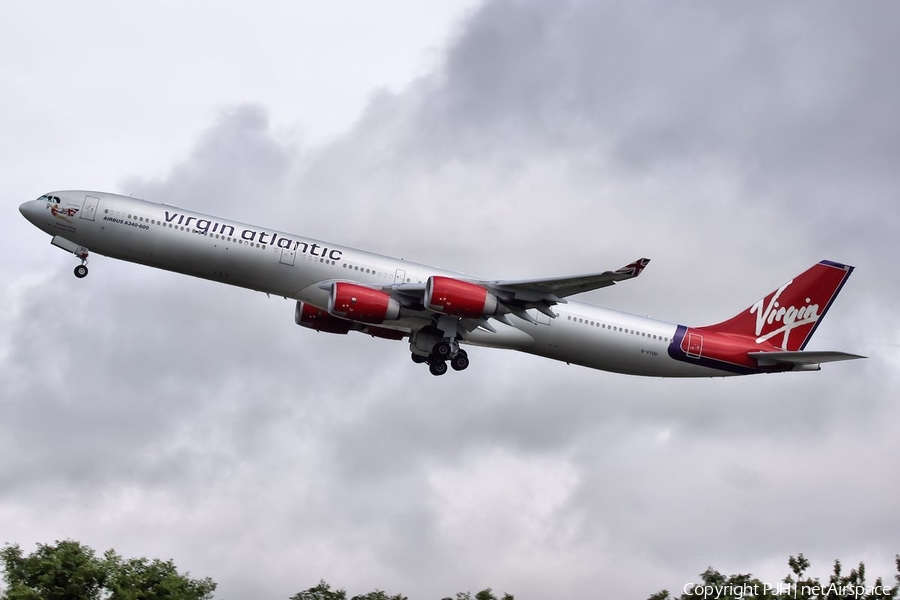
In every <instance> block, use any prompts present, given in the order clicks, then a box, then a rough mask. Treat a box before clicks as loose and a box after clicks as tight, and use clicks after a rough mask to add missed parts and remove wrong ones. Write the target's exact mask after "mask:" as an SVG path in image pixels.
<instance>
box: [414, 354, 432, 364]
mask: <svg viewBox="0 0 900 600" xmlns="http://www.w3.org/2000/svg"><path fill="white" fill-rule="evenodd" d="M410 356H412V361H413V362H414V363H416V364H417V365H421V364H422V363H424V362H428V357H427V356H422V355H421V354H414V353H410Z"/></svg>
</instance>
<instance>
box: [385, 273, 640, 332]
mask: <svg viewBox="0 0 900 600" xmlns="http://www.w3.org/2000/svg"><path fill="white" fill-rule="evenodd" d="M649 262H650V259H649V258H640V259H638V260H636V261H634V262H633V263H631V264H628V265H625V266H624V267H622V268H621V269H617V270H615V271H604V272H602V273H591V274H587V275H574V276H569V277H554V278H549V279H519V280H477V279H469V280H465V281H466V282H467V283H470V284H474V285H477V286H479V287H481V288H484V289H486V290H487V291H489V292H490V293H491V294H493V295H494V296H496V298H497V301H498V303H499V305H500V309H499V310H498V311H497V312H496V313H495V314H493V315H491V316H489V317H486V318H478V319H466V318H463V319H460V324H461V325H462V326H463V328H465V329H467V330H470V331H471V330H472V329H474V328H476V327H483V328H485V329H487V330H489V331H493V327H491V326H490V324H489V323H488V320H487V319H488V318H494V319H497V320H498V321H500V322H502V323H505V324H509V325H511V323H509V321H508V320H507V319H506V316H505V315H507V314H514V315H516V316H518V317H519V318H521V319H523V320H525V321H529V322H531V323H534V322H535V320H534V318H533V317H532V316H531V315H530V314H529V313H528V312H527V311H528V310H529V309H532V308H533V309H535V310H537V311H539V312H541V313H543V314H545V315H547V316H548V317H550V318H556V316H557V315H556V313H555V312H553V311H552V310H551V309H550V307H551V306H553V305H554V304H560V303H565V302H566V300H565V298H566V297H567V296H572V295H574V294H580V293H582V292H588V291H591V290H596V289H600V288H604V287H607V286H610V285H614V284H615V283H617V282H619V281H625V280H627V279H633V278H634V277H637V276H638V275H640V274H641V271H643V270H644V268H645V267H646V266H647V264H648V263H649ZM426 287H427V286H426V284H424V283H402V284H394V285H389V286H384V287H383V288H382V289H383V290H384V291H386V292H388V293H390V294H392V295H393V296H394V297H395V298H397V299H398V300H399V301H400V303H401V304H402V305H404V306H406V307H408V308H423V309H424V306H423V305H422V298H423V296H424V295H425V292H426Z"/></svg>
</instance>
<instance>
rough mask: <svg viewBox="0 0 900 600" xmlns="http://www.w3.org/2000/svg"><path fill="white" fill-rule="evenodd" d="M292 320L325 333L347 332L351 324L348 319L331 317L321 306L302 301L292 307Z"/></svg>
mask: <svg viewBox="0 0 900 600" xmlns="http://www.w3.org/2000/svg"><path fill="white" fill-rule="evenodd" d="M294 322H295V323H297V325H300V326H301V327H308V328H309V329H315V330H316V331H324V332H326V333H348V332H349V331H350V325H351V323H350V321H345V320H344V319H338V318H337V317H333V316H331V315H329V314H328V313H327V312H325V311H324V310H322V309H321V308H316V307H315V306H312V305H310V304H305V303H303V302H297V307H296V308H295V309H294Z"/></svg>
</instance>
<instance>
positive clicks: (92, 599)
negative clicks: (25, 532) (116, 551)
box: [0, 540, 106, 600]
mask: <svg viewBox="0 0 900 600" xmlns="http://www.w3.org/2000/svg"><path fill="white" fill-rule="evenodd" d="M0 558H2V561H3V572H4V575H5V578H6V587H7V590H6V593H5V594H4V596H3V598H4V600H97V599H99V598H100V590H101V589H102V588H103V585H104V584H105V583H106V569H105V568H104V566H103V563H102V562H101V561H100V560H98V559H97V557H96V556H95V555H94V551H93V550H91V549H90V548H88V547H87V546H83V545H81V544H79V543H78V542H75V541H72V540H65V541H62V542H56V544H55V545H52V546H51V545H45V544H38V547H37V550H35V551H34V552H32V553H31V554H29V555H28V556H23V554H22V549H21V548H20V547H19V546H18V545H13V546H5V547H4V548H3V550H0Z"/></svg>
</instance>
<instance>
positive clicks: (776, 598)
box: [648, 554, 900, 600]
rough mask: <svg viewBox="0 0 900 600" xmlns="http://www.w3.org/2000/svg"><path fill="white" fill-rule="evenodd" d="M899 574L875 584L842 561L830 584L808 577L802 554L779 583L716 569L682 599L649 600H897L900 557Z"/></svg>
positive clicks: (656, 598)
mask: <svg viewBox="0 0 900 600" xmlns="http://www.w3.org/2000/svg"><path fill="white" fill-rule="evenodd" d="M895 563H896V567H897V574H896V575H895V576H894V580H895V585H893V586H892V585H890V584H888V583H885V581H884V580H883V579H882V578H881V577H879V578H878V579H876V580H875V581H874V582H870V581H867V580H866V565H865V564H864V563H862V562H861V563H859V566H858V567H857V568H855V569H851V570H850V573H848V574H846V575H845V574H844V573H843V566H842V565H841V561H839V560H835V561H834V568H833V569H832V573H831V575H830V576H829V578H828V580H827V581H821V580H820V579H819V578H818V577H816V578H811V577H809V576H807V575H806V572H807V570H808V569H809V567H810V563H809V560H808V559H807V558H806V557H804V556H803V554H798V555H797V556H791V557H790V558H789V559H788V567H789V568H790V570H791V573H790V574H789V575H787V576H786V577H785V578H784V579H782V580H781V581H779V582H777V583H771V582H768V583H767V582H762V581H760V580H759V579H756V578H754V577H752V576H751V575H750V574H738V575H730V576H728V577H726V576H724V575H722V574H721V573H719V572H718V571H716V570H715V569H713V568H712V567H709V568H708V569H707V570H706V571H705V572H703V573H701V574H700V581H699V582H697V583H696V584H693V585H694V586H695V587H692V588H690V589H688V586H685V589H684V593H682V594H681V595H680V596H672V595H670V594H669V591H668V590H662V591H660V592H657V593H655V594H653V595H652V596H650V597H649V599H648V600H701V599H703V600H705V599H712V598H716V599H718V600H842V599H845V598H848V599H849V598H852V599H854V600H894V599H896V598H898V597H900V555H897V556H896V557H895Z"/></svg>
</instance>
